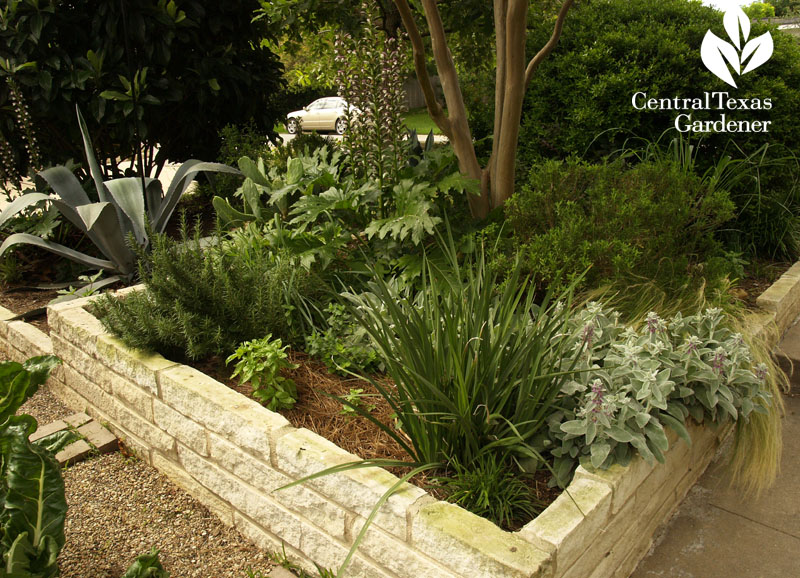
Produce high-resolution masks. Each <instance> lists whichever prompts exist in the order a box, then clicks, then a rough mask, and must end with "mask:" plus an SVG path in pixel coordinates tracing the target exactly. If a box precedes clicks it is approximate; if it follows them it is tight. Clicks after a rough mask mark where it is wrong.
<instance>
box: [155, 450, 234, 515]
mask: <svg viewBox="0 0 800 578" xmlns="http://www.w3.org/2000/svg"><path fill="white" fill-rule="evenodd" d="M153 467H154V468H156V469H157V470H158V471H159V472H161V473H163V474H164V475H166V476H167V477H168V478H169V479H171V480H172V481H173V482H175V484H176V485H178V486H179V487H181V488H183V489H184V490H186V491H187V492H189V493H190V494H191V495H192V497H193V498H195V499H197V500H198V501H199V502H200V503H202V504H203V505H204V506H205V507H206V508H208V509H209V510H211V511H212V512H213V513H214V514H215V515H216V516H217V517H218V518H219V519H220V520H221V521H222V523H223V524H225V525H226V526H230V527H232V526H233V525H234V519H233V513H234V510H233V507H231V505H230V504H229V503H227V502H226V501H225V500H223V499H222V498H220V497H219V496H218V495H216V494H215V493H213V492H211V491H209V490H208V489H207V488H206V487H205V486H203V485H202V484H200V483H199V482H197V480H195V479H194V478H193V477H192V476H190V475H189V474H188V473H187V472H186V470H185V469H183V468H182V467H181V466H179V465H178V464H177V463H176V462H175V461H174V458H173V459H170V458H169V457H166V456H164V455H163V454H161V453H159V452H153Z"/></svg>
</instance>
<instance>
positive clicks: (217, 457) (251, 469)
mask: <svg viewBox="0 0 800 578" xmlns="http://www.w3.org/2000/svg"><path fill="white" fill-rule="evenodd" d="M208 436H209V443H210V460H209V461H211V462H213V463H215V464H216V465H218V466H219V467H221V468H222V469H223V470H225V471H227V472H230V473H232V474H233V475H235V476H236V477H237V478H239V479H241V480H243V481H245V482H247V483H248V484H250V485H251V486H253V488H255V489H256V490H258V491H260V492H262V493H264V495H269V496H270V497H271V498H272V499H273V500H275V501H276V502H278V503H279V504H281V505H282V506H284V507H285V508H287V509H289V510H292V511H293V512H297V513H298V514H300V516H302V517H304V518H306V519H307V520H309V521H310V522H311V523H313V524H316V525H317V526H319V527H320V528H325V529H326V530H328V531H329V532H331V533H332V535H333V536H334V537H336V538H344V532H345V518H346V512H345V511H344V510H343V509H342V508H341V507H340V506H339V505H338V504H335V503H333V502H332V501H330V500H329V499H327V498H326V497H324V496H322V495H321V494H319V493H317V492H315V491H313V490H311V489H309V488H306V487H304V486H302V485H299V486H293V487H291V488H286V489H281V490H279V491H276V490H277V488H280V487H282V486H285V485H286V484H289V483H291V482H292V480H291V479H290V478H288V477H287V476H285V475H284V474H282V473H280V472H277V471H275V470H274V469H273V468H272V466H271V465H270V464H269V463H268V462H264V461H261V460H259V459H257V458H256V457H254V456H252V455H250V454H248V453H246V452H243V451H242V450H240V449H239V448H237V447H236V446H234V445H233V444H231V443H229V442H228V441H226V440H224V439H223V438H221V437H220V436H218V435H216V434H213V433H209V434H208ZM334 529H337V530H340V533H333V532H334Z"/></svg>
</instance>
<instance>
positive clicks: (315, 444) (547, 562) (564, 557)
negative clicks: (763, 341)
mask: <svg viewBox="0 0 800 578" xmlns="http://www.w3.org/2000/svg"><path fill="white" fill-rule="evenodd" d="M126 291H127V290H126ZM799 297H800V264H797V265H795V266H794V267H792V269H791V270H790V271H788V272H787V273H786V274H785V275H784V276H783V277H782V278H781V280H779V281H778V282H776V284H775V285H773V286H772V287H771V288H770V289H769V290H768V291H767V292H765V294H764V296H763V299H761V300H760V303H761V304H762V306H764V307H765V310H764V313H762V314H760V315H755V316H754V327H753V329H752V331H755V332H762V331H768V330H769V327H770V326H777V327H778V328H779V329H781V330H783V329H784V328H785V327H787V326H788V324H789V323H790V322H791V320H792V319H794V318H795V317H796V316H797V314H798V312H800V298H799ZM90 299H91V298H89V299H84V300H78V301H73V302H70V303H64V304H59V305H56V306H54V307H51V308H50V310H49V315H48V321H49V325H50V330H51V333H50V336H49V337H48V336H47V335H45V334H44V333H42V332H41V331H40V330H39V329H37V328H35V327H33V326H31V325H29V324H26V323H23V322H20V321H13V322H5V321H3V322H2V323H0V345H2V347H3V348H4V349H5V354H6V358H10V359H24V358H26V357H28V356H30V355H35V354H41V353H49V352H52V353H55V354H56V355H58V356H60V357H61V358H62V359H63V360H64V364H63V366H62V367H60V368H59V369H58V370H57V371H56V372H55V373H54V375H53V377H52V378H51V382H50V384H51V387H52V389H53V391H54V392H55V393H56V394H57V395H59V397H61V398H62V399H63V400H64V401H65V402H66V403H67V404H68V405H70V406H71V407H72V408H73V409H76V410H85V411H87V413H89V414H90V415H92V416H94V417H95V418H97V419H99V420H101V421H103V422H105V423H108V424H109V425H110V426H111V428H112V429H113V430H114V431H115V433H116V434H117V435H119V436H120V437H122V438H123V439H125V441H126V443H127V445H128V446H129V447H132V448H133V449H134V450H136V451H137V453H138V455H139V456H140V457H141V458H142V459H143V460H145V461H147V462H148V463H150V464H152V465H153V466H155V467H156V468H158V469H159V470H161V471H162V472H164V473H165V474H167V475H168V476H170V477H171V478H172V479H173V480H174V481H175V482H176V483H177V484H178V485H180V486H182V487H183V488H185V489H187V490H188V491H189V492H191V493H192V495H194V496H195V497H196V498H197V499H198V500H200V501H201V502H203V503H204V504H206V505H207V506H208V507H209V508H210V509H211V510H213V511H214V512H215V513H216V514H217V515H218V516H220V518H221V519H222V520H223V522H225V523H226V524H229V525H231V526H234V527H236V528H237V529H238V530H239V531H240V532H241V533H242V534H244V535H246V536H248V537H250V538H251V539H252V540H253V541H254V542H256V543H257V544H259V545H261V546H263V547H265V548H267V549H270V550H280V549H281V548H282V547H284V546H285V548H286V553H287V555H288V556H289V557H290V558H291V559H293V560H296V561H297V562H299V563H300V564H301V565H303V566H306V567H308V569H309V570H313V563H312V561H314V562H317V563H319V564H320V565H321V566H325V567H332V568H335V567H338V565H339V564H340V563H341V561H342V560H343V559H344V557H345V555H346V553H347V551H348V549H349V547H350V545H351V544H352V541H353V539H354V537H355V536H356V535H357V534H358V531H359V529H360V527H361V525H362V524H363V521H364V519H365V518H366V516H367V515H369V512H370V510H371V508H372V507H373V505H374V504H375V502H376V501H377V500H378V498H379V497H380V496H381V495H382V494H383V493H384V492H385V490H386V489H387V488H389V487H390V486H391V485H393V484H394V483H396V481H397V478H396V477H394V476H393V475H392V474H390V473H388V472H386V471H383V470H379V469H361V470H352V471H349V472H346V473H343V474H338V475H336V476H327V477H323V478H319V479H316V480H314V481H311V482H308V483H306V484H304V485H303V486H298V487H294V488H291V489H289V490H282V491H280V492H275V491H273V490H275V489H276V488H278V487H280V486H282V485H284V484H286V483H288V482H289V481H291V480H295V479H298V478H300V477H303V476H307V475H309V474H312V473H315V472H317V471H319V470H321V469H323V468H325V467H329V466H332V465H335V464H339V463H344V462H347V461H353V460H355V459H356V458H355V456H353V455H351V454H348V453H347V452H345V451H344V450H341V449H340V448H338V447H337V446H335V445H334V444H332V443H331V442H329V441H327V440H325V439H323V438H321V437H319V436H318V435H316V434H314V433H312V432H310V431H308V430H305V429H297V428H294V427H292V426H291V424H289V422H288V421H287V420H286V419H285V418H283V417H282V416H280V415H278V414H276V413H274V412H271V411H269V410H267V409H265V408H264V407H262V406H260V405H259V404H257V403H256V402H254V401H252V400H250V399H247V398H245V397H244V396H242V395H240V394H238V393H236V392H234V391H232V390H230V389H229V388H227V387H226V386H224V385H223V384H221V383H219V382H217V381H215V380H213V379H212V378H210V377H208V376H206V375H205V374H203V373H201V372H199V371H197V370H196V369H193V368H191V367H188V366H183V365H180V364H177V363H174V362H171V361H168V360H166V359H164V358H163V357H161V356H160V355H149V354H142V353H139V352H135V351H132V350H129V349H128V348H126V347H125V346H124V345H122V343H121V342H120V341H119V340H117V339H115V338H113V337H111V336H110V335H108V334H107V333H106V332H105V331H104V329H103V328H102V326H101V324H100V323H99V321H98V320H97V319H96V318H94V317H93V316H92V315H91V314H90V313H88V312H87V311H86V310H85V309H84V306H85V305H86V304H87V301H88V300H90ZM0 314H2V315H0V317H3V318H6V319H7V318H8V317H10V316H12V314H11V313H10V312H7V311H5V310H3V311H0ZM775 333H777V332H775ZM728 431H729V428H725V427H723V428H719V429H718V430H717V431H713V430H711V429H708V428H700V427H694V428H691V430H690V433H691V436H692V439H693V440H694V443H693V445H692V447H691V448H689V447H687V446H686V445H685V444H684V443H683V442H682V441H679V440H677V439H676V437H675V436H671V439H670V450H669V452H667V454H666V464H664V465H656V466H649V465H647V464H646V463H645V462H644V461H643V460H641V459H638V458H637V459H636V460H634V462H633V463H632V464H631V465H630V466H628V467H624V468H623V467H620V466H615V467H613V468H611V469H610V470H607V471H588V470H586V469H584V468H579V469H578V471H577V473H576V475H575V478H574V479H573V481H572V482H571V484H570V486H569V488H568V493H569V495H567V494H566V493H565V494H563V495H562V496H560V497H559V498H558V499H557V500H556V501H555V502H554V503H553V504H551V505H550V506H549V507H548V508H547V509H546V510H545V511H544V513H542V514H541V515H540V516H539V517H538V518H536V519H535V520H533V521H532V522H530V523H528V524H527V525H526V526H524V527H523V528H522V529H521V530H520V531H518V532H513V533H511V532H504V531H502V530H500V529H499V528H497V527H496V526H494V525H493V524H492V523H490V522H488V521H486V520H483V519H481V518H479V517H477V516H475V515H473V514H471V513H469V512H466V511H465V510H463V509H461V508H459V507H458V506H455V505H452V504H447V503H443V502H437V501H436V500H434V499H433V498H432V497H430V496H429V495H427V494H426V493H425V492H424V491H423V490H421V489H420V488H417V487H414V486H412V485H409V484H405V485H404V486H403V488H402V490H401V491H400V492H398V493H397V494H395V495H394V496H392V498H390V499H389V501H388V502H387V503H386V504H385V505H384V506H383V508H382V509H381V511H380V513H379V515H378V516H377V518H376V520H375V523H374V524H373V526H372V527H371V529H370V530H369V532H368V533H367V538H366V539H365V541H364V542H363V543H362V544H361V546H360V548H359V550H358V553H357V554H356V556H355V558H354V562H353V563H352V564H351V566H350V567H349V569H348V573H347V574H348V575H349V576H368V577H380V576H386V577H396V576H401V577H409V578H411V577H415V578H416V577H424V576H430V577H437V578H438V577H442V576H464V577H470V578H476V577H481V576H483V577H492V578H501V577H506V576H508V577H517V576H526V577H530V576H548V577H549V576H553V577H556V576H558V577H560V576H565V577H590V576H597V577H600V576H603V577H606V576H627V575H628V574H629V573H630V572H631V571H632V570H633V568H635V566H636V564H637V563H638V561H639V560H640V559H641V557H642V556H643V555H644V554H645V553H646V552H647V550H648V549H649V547H650V543H651V537H652V535H653V534H654V532H655V530H656V529H657V528H658V526H660V525H661V524H662V523H663V522H664V521H665V520H666V519H667V518H668V517H669V515H670V513H671V512H672V511H673V509H674V508H675V507H676V506H677V505H678V503H680V501H681V499H682V498H683V496H684V495H685V494H686V492H687V491H688V489H689V488H690V487H691V486H692V485H693V484H694V482H695V481H696V480H697V478H698V477H699V476H700V475H701V474H702V472H703V470H704V469H705V467H706V466H707V465H708V463H709V461H710V460H711V458H712V457H713V455H714V453H715V450H716V448H717V447H718V446H719V444H720V442H721V440H722V438H723V437H724V435H725V434H726V433H727V432H728ZM576 504H577V505H576Z"/></svg>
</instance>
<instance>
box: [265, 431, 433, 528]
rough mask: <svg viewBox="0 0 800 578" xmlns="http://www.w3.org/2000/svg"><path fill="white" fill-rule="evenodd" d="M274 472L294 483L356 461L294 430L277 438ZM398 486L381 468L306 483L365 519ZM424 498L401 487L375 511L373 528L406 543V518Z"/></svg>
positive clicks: (312, 435) (421, 493)
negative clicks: (277, 471) (380, 529)
mask: <svg viewBox="0 0 800 578" xmlns="http://www.w3.org/2000/svg"><path fill="white" fill-rule="evenodd" d="M275 453H276V459H277V466H278V468H279V469H280V470H281V471H283V472H285V473H286V474H287V475H289V476H290V477H292V478H294V479H300V478H303V477H306V476H309V475H311V474H315V473H317V472H319V471H322V470H324V469H326V468H330V467H332V466H336V465H340V464H344V463H348V462H356V461H360V460H359V458H357V457H356V456H354V455H352V454H350V453H348V452H346V451H344V450H343V449H341V448H340V447H338V446H337V445H336V444H334V443H332V442H330V441H328V440H326V439H324V438H322V437H320V436H318V435H317V434H315V433H313V432H311V431H309V430H306V429H298V430H295V431H292V432H290V433H288V434H287V435H284V436H282V437H280V438H279V439H278V440H277V442H276V444H275ZM397 482H398V479H397V478H396V477H395V476H393V475H392V474H390V473H389V472H387V471H386V470H383V469H381V468H362V469H356V470H348V471H344V472H341V473H337V474H335V475H328V476H322V477H319V478H316V479H314V480H311V481H309V482H307V483H306V485H308V486H309V487H311V488H314V489H315V490H317V491H319V492H320V493H321V494H323V495H324V496H327V497H328V498H330V499H332V500H333V501H335V502H337V503H338V504H341V505H342V506H344V507H345V508H347V509H349V510H351V511H353V512H355V513H356V514H358V515H361V516H364V517H367V516H369V515H370V513H371V511H372V509H373V507H374V506H375V504H376V503H377V502H378V500H380V498H381V497H382V496H383V495H384V494H385V493H386V492H387V491H388V490H389V489H390V488H391V487H392V486H393V485H394V484H396V483H397ZM425 496H427V494H426V493H425V492H424V491H423V490H422V489H421V488H418V487H416V486H412V485H411V484H408V483H404V484H402V485H401V486H400V488H399V490H398V491H397V492H395V493H394V494H393V495H392V496H391V497H390V498H389V499H388V500H387V501H386V503H385V504H383V506H381V509H380V510H379V511H378V514H377V516H376V517H375V519H374V522H373V523H374V524H376V525H377V526H378V527H380V528H383V529H384V530H386V531H388V532H390V533H392V534H394V535H395V536H397V537H398V538H400V539H403V540H404V539H406V537H407V533H408V520H407V514H408V512H409V510H410V508H411V507H412V506H413V505H414V504H415V503H416V502H417V501H418V500H420V499H422V498H423V497H425Z"/></svg>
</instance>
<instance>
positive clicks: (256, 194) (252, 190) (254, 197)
mask: <svg viewBox="0 0 800 578" xmlns="http://www.w3.org/2000/svg"><path fill="white" fill-rule="evenodd" d="M242 197H244V201H245V203H247V205H248V206H249V207H250V211H251V212H252V213H253V217H255V220H256V221H259V220H261V190H260V189H259V187H258V186H257V185H256V183H254V182H253V181H251V180H249V179H248V180H245V182H244V183H242ZM245 208H246V207H245Z"/></svg>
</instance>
